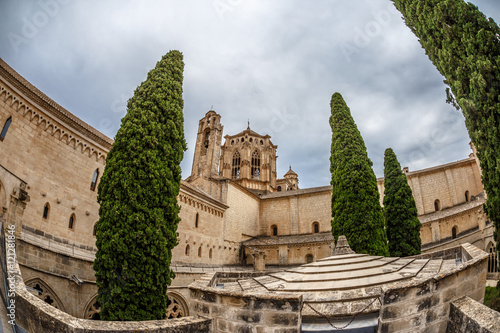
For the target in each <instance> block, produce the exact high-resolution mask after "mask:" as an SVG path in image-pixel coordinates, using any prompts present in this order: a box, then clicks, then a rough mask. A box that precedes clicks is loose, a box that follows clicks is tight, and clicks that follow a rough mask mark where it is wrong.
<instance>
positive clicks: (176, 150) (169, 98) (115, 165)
mask: <svg viewBox="0 0 500 333" xmlns="http://www.w3.org/2000/svg"><path fill="white" fill-rule="evenodd" d="M183 69H184V63H183V61H182V54H181V53H180V52H179V51H170V52H169V53H167V54H166V55H165V56H163V58H162V59H161V60H160V61H159V62H158V63H157V64H156V68H154V69H153V70H151V71H150V72H149V73H148V77H147V79H146V80H145V81H144V82H143V83H141V85H140V86H139V87H137V89H136V90H135V92H134V96H133V97H132V98H131V99H130V100H129V101H128V105H127V109H128V112H127V115H126V116H125V117H124V118H123V119H122V124H121V127H120V129H119V131H118V133H117V134H116V138H115V143H114V144H113V147H112V148H111V150H110V152H109V154H108V156H107V159H106V168H105V170H104V174H103V176H102V179H101V182H100V183H99V188H98V191H99V192H98V193H99V195H98V202H99V204H100V208H99V215H100V218H99V221H98V223H97V241H96V245H97V248H98V251H97V254H96V259H95V261H94V270H95V275H96V279H97V286H98V288H99V302H100V304H101V313H100V316H101V319H103V320H153V319H162V318H164V317H165V313H166V308H167V296H166V292H167V285H169V284H170V282H171V279H172V278H173V277H174V273H173V272H172V271H171V270H170V260H171V257H172V251H171V250H172V248H173V247H174V246H175V245H177V235H176V231H177V225H178V223H179V220H180V219H179V217H178V213H179V206H178V205H177V198H176V197H177V195H178V193H179V187H180V180H181V168H180V163H181V160H182V157H183V155H184V151H185V150H186V142H185V140H184V118H183V114H182V109H183V104H184V103H183V100H182V80H183Z"/></svg>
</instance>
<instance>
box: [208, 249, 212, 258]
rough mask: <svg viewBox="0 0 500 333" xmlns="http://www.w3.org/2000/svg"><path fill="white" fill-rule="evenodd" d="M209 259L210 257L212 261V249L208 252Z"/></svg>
mask: <svg viewBox="0 0 500 333" xmlns="http://www.w3.org/2000/svg"><path fill="white" fill-rule="evenodd" d="M208 257H209V258H210V259H212V249H210V251H208Z"/></svg>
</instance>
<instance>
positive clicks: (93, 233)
mask: <svg viewBox="0 0 500 333" xmlns="http://www.w3.org/2000/svg"><path fill="white" fill-rule="evenodd" d="M92 235H93V236H95V235H97V222H96V223H95V224H94V231H92Z"/></svg>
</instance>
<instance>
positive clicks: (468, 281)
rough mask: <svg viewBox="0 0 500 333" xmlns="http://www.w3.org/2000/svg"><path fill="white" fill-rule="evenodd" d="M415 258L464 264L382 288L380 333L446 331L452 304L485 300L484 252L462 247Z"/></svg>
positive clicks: (485, 260) (469, 246)
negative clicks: (447, 259) (437, 259)
mask: <svg viewBox="0 0 500 333" xmlns="http://www.w3.org/2000/svg"><path fill="white" fill-rule="evenodd" d="M458 249H461V253H458V251H457V250H458ZM416 257H421V258H438V257H441V258H453V257H454V258H456V259H459V260H463V263H462V264H459V265H458V266H456V267H451V268H449V269H448V270H444V271H441V272H440V273H439V274H437V275H434V276H432V277H429V278H427V279H421V280H420V279H417V280H413V281H411V282H407V281H404V282H400V283H396V284H392V285H391V286H388V287H383V288H382V294H381V299H382V306H381V308H380V316H379V326H378V332H379V333H389V332H401V333H405V332H445V331H446V327H447V325H448V317H449V315H450V304H451V302H453V301H455V300H456V299H457V298H459V297H464V296H468V297H470V298H472V299H474V300H477V301H479V302H482V301H483V299H484V291H485V284H486V274H487V258H488V255H487V254H486V253H485V252H484V251H481V250H479V249H478V248H476V247H474V246H472V245H470V244H463V245H462V246H461V247H457V248H453V249H450V250H447V251H438V252H436V253H430V254H425V255H421V256H416ZM424 274H425V272H424ZM467 332H469V331H467ZM478 332H479V331H478Z"/></svg>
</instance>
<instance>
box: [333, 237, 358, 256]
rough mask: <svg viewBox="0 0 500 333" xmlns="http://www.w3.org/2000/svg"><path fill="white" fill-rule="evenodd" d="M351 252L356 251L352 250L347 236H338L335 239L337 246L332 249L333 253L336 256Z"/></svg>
mask: <svg viewBox="0 0 500 333" xmlns="http://www.w3.org/2000/svg"><path fill="white" fill-rule="evenodd" d="M353 253H356V252H354V251H353V250H352V249H351V247H350V246H349V243H348V242H347V238H346V237H345V236H339V239H338V240H337V246H335V250H334V251H333V255H334V256H336V255H339V254H353Z"/></svg>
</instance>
